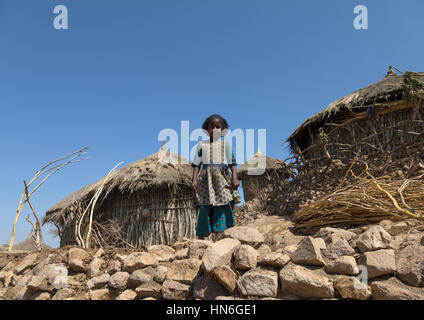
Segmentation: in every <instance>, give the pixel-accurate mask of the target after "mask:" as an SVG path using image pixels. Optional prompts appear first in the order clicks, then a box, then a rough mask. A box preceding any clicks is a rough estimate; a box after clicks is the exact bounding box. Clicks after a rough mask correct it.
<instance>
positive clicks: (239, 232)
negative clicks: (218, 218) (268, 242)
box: [219, 226, 264, 249]
mask: <svg viewBox="0 0 424 320" xmlns="http://www.w3.org/2000/svg"><path fill="white" fill-rule="evenodd" d="M224 238H232V239H236V240H239V241H240V243H241V244H247V245H249V246H252V247H253V248H255V249H256V248H259V247H260V246H261V244H262V243H263V242H264V236H263V235H262V234H261V233H260V232H259V231H258V230H256V229H253V228H249V227H246V226H239V227H232V228H229V229H227V230H225V231H224V232H223V233H222V234H221V235H220V237H219V239H224Z"/></svg>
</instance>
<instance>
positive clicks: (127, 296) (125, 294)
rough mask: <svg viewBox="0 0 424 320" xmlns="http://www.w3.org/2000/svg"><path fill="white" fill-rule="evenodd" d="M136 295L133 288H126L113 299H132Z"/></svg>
mask: <svg viewBox="0 0 424 320" xmlns="http://www.w3.org/2000/svg"><path fill="white" fill-rule="evenodd" d="M136 297H137V293H136V292H135V291H133V290H130V289H127V290H125V291H123V292H122V293H121V294H120V295H119V296H117V297H116V299H115V300H134V299H135V298H136Z"/></svg>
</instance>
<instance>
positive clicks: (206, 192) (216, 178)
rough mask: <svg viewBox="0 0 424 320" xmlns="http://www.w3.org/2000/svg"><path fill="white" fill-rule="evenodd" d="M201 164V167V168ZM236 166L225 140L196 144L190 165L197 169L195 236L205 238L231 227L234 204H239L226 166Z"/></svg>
mask: <svg viewBox="0 0 424 320" xmlns="http://www.w3.org/2000/svg"><path fill="white" fill-rule="evenodd" d="M201 164H203V165H202V166H201ZM232 164H237V163H236V160H235V158H234V154H233V152H232V150H231V145H230V144H229V142H228V141H225V140H216V141H214V142H212V143H211V142H210V141H209V140H203V141H200V142H199V144H198V145H197V149H196V154H195V156H194V159H193V162H192V164H191V165H192V166H193V167H194V166H199V167H200V166H201V168H200V170H199V175H198V177H197V185H198V193H196V199H197V201H198V204H199V205H200V208H199V217H198V220H197V227H196V234H197V236H201V237H207V236H209V234H210V233H211V232H221V231H224V230H226V229H228V228H231V227H234V225H235V216H234V205H235V204H237V203H240V202H241V200H240V195H239V193H238V190H236V189H231V188H230V185H231V172H230V171H229V169H228V166H229V165H232Z"/></svg>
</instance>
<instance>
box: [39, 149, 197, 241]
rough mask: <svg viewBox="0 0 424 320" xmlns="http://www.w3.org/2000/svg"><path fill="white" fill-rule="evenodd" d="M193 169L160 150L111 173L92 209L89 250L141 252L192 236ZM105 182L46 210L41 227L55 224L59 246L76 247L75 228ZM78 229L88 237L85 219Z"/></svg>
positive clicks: (100, 182)
mask: <svg viewBox="0 0 424 320" xmlns="http://www.w3.org/2000/svg"><path fill="white" fill-rule="evenodd" d="M164 159H165V161H163V160H164ZM192 170H193V169H192V167H191V166H190V163H189V161H188V160H187V159H186V158H184V157H182V156H181V155H178V154H175V153H172V152H170V151H167V150H165V149H164V147H162V148H161V149H160V151H159V152H156V153H154V154H152V155H151V156H148V157H146V158H144V159H141V160H139V161H136V162H133V163H131V164H129V165H127V166H125V167H123V168H121V169H118V170H116V171H114V172H112V173H111V175H110V176H109V178H108V180H107V182H106V183H105V185H104V188H103V192H102V193H101V198H100V199H99V200H98V202H97V205H96V207H95V210H94V215H93V216H94V220H95V221H94V223H93V240H94V243H93V245H102V246H103V245H110V246H122V247H128V246H134V247H143V246H148V245H153V244H172V243H174V242H176V241H179V240H182V238H183V237H188V238H192V237H194V236H195V222H196V217H197V210H196V206H197V204H196V200H195V197H194V192H193V191H192V189H191V179H192ZM103 179H104V178H103ZM103 179H101V180H99V181H98V182H95V183H93V184H90V185H88V186H86V187H84V188H82V189H80V190H78V191H76V192H74V193H72V194H71V195H69V196H67V197H66V198H65V199H63V200H62V201H60V202H58V203H57V204H55V205H54V206H53V207H52V208H50V209H49V210H48V211H47V213H46V216H45V217H44V219H43V224H44V223H47V222H51V223H53V224H54V225H56V227H57V228H58V230H59V236H60V238H61V242H60V245H61V246H64V245H70V244H78V240H77V239H78V237H77V235H78V233H77V232H76V230H77V224H78V223H79V220H80V219H81V216H82V212H83V211H84V210H85V208H86V207H87V205H88V204H89V202H90V199H91V198H92V197H93V195H94V194H95V193H96V191H97V190H98V189H99V188H100V186H101V185H102V183H103ZM81 224H83V225H84V231H81V233H83V232H86V229H87V225H88V223H87V219H86V220H85V221H83V222H81Z"/></svg>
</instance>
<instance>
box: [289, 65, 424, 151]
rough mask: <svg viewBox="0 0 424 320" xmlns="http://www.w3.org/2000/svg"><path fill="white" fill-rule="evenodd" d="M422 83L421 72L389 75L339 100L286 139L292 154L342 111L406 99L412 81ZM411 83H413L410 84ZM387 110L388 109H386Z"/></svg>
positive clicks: (306, 143) (363, 108)
mask: <svg viewBox="0 0 424 320" xmlns="http://www.w3.org/2000/svg"><path fill="white" fill-rule="evenodd" d="M414 77H415V78H416V79H420V80H424V73H415V72H407V73H405V75H401V76H398V75H390V76H386V77H385V78H384V79H382V80H380V81H378V82H376V83H373V84H371V85H369V86H367V87H365V88H363V89H360V90H357V91H355V92H353V93H351V94H349V95H347V96H345V97H343V98H340V99H338V100H336V101H334V102H332V103H331V104H330V105H328V106H327V107H326V108H325V109H324V110H322V111H320V112H318V113H317V114H315V115H314V116H312V117H310V118H308V119H307V120H305V121H304V122H303V123H302V124H301V125H300V126H299V127H298V128H297V129H296V130H295V131H294V132H293V133H292V134H291V135H290V137H289V138H288V139H287V142H289V144H290V149H291V151H292V152H293V153H296V152H298V148H299V149H300V150H303V149H305V148H306V147H307V146H308V137H309V135H310V134H311V132H316V131H317V130H318V128H320V127H322V126H323V124H324V123H326V122H328V121H331V120H332V118H334V117H335V116H336V115H337V114H339V113H343V112H349V113H350V112H358V111H364V110H366V108H367V107H368V106H371V105H375V104H379V103H383V104H384V103H385V102H389V101H394V100H401V99H404V98H405V97H406V98H408V95H409V89H410V87H411V79H414ZM413 81H414V80H412V82H413ZM388 107H390V106H388Z"/></svg>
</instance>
